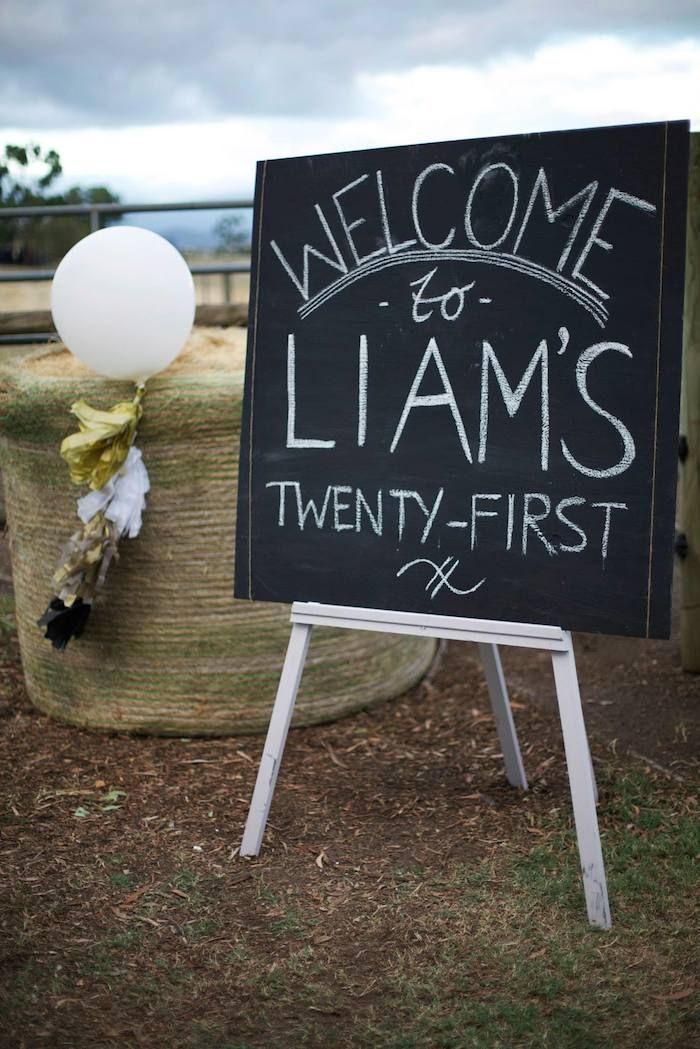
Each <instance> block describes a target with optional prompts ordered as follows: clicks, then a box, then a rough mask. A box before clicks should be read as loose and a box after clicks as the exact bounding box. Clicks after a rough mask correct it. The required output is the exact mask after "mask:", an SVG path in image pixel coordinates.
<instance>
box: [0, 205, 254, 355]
mask: <svg viewBox="0 0 700 1049" xmlns="http://www.w3.org/2000/svg"><path fill="white" fill-rule="evenodd" d="M252 207H253V202H252V200H186V201H175V202H173V203H167V204H154V203H145V204H119V203H109V204H106V203H105V204H44V205H36V206H35V205H32V206H31V207H29V206H28V207H9V208H3V207H0V221H2V220H3V219H5V220H10V219H21V218H45V217H49V218H62V217H75V216H76V215H77V216H81V215H82V216H85V217H87V218H89V220H90V230H91V232H93V233H95V232H96V231H97V230H98V229H101V228H102V221H103V218H104V217H106V216H109V215H119V216H121V215H130V214H137V213H139V212H141V213H143V212H161V211H247V210H251V209H252ZM55 272H56V271H55V269H32V270H29V269H19V270H0V285H2V284H15V283H22V282H25V281H32V282H34V281H50V280H53V277H54V273H55ZM190 272H191V273H192V275H193V276H206V275H211V274H221V275H222V276H223V277H224V281H225V282H228V280H229V278H230V276H231V274H236V273H250V265H249V264H247V263H244V262H214V263H194V264H192V265H190ZM225 286H227V285H225ZM42 337H44V338H48V337H49V333H41V334H36V333H30V332H26V333H19V334H15V335H12V336H3V335H0V343H3V342H4V343H7V342H27V341H32V342H38V341H41V339H42Z"/></svg>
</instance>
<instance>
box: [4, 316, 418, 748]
mask: <svg viewBox="0 0 700 1049" xmlns="http://www.w3.org/2000/svg"><path fill="white" fill-rule="evenodd" d="M244 340H245V332H244V331H242V330H241V329H230V330H229V331H226V332H222V331H221V330H218V331H217V330H212V331H206V330H196V331H195V333H194V334H193V336H192V337H191V339H190V341H189V342H188V345H187V347H186V348H185V350H184V351H183V353H182V354H181V356H180V357H179V358H178V359H177V360H176V361H175V363H174V364H173V365H172V366H171V367H170V368H169V369H168V370H167V371H166V372H163V373H162V374H161V375H159V376H157V377H155V378H154V379H152V380H151V381H150V382H149V384H148V390H147V393H146V398H145V401H144V416H143V420H142V422H141V424H140V427H139V436H138V444H139V447H140V448H141V449H142V451H143V456H144V461H145V462H146V464H147V467H148V470H149V474H150V478H151V492H150V495H149V498H148V507H147V511H146V514H145V516H144V524H143V530H142V532H141V534H140V535H139V537H138V538H137V539H135V540H129V539H123V540H122V541H121V543H120V558H119V561H118V562H117V563H114V564H113V565H112V566H111V568H110V571H109V574H108V577H107V583H106V586H105V589H104V591H102V593H101V595H100V596H99V597H98V600H97V601H96V602H95V605H94V607H93V610H92V613H91V615H90V620H89V622H88V626H87V629H86V632H85V634H84V635H83V637H81V638H80V639H79V640H73V641H71V643H70V644H69V645H68V648H67V649H66V651H65V652H63V653H60V652H56V651H55V650H54V649H53V648H52V647H51V644H50V643H49V641H47V640H45V639H44V637H43V636H42V631H41V629H40V628H39V627H38V626H37V622H36V621H37V618H38V617H39V616H40V615H41V613H42V612H43V611H44V608H45V607H46V604H47V602H48V600H49V598H50V597H51V577H52V574H53V571H54V568H55V565H56V561H57V559H58V557H59V554H60V552H61V549H62V546H63V544H64V543H65V541H66V540H67V538H68V536H69V535H70V533H71V532H72V531H74V529H75V527H76V526H77V522H78V519H77V516H76V495H78V494H82V493H81V492H80V491H79V490H78V489H76V488H75V487H74V486H73V485H72V484H71V483H70V481H69V478H68V471H67V468H66V465H65V463H64V462H63V460H62V459H61V457H60V455H59V451H58V449H59V445H60V442H61V440H62V439H63V438H64V437H65V436H66V435H67V434H68V433H70V432H73V431H74V429H75V425H74V421H73V420H72V418H71V416H70V415H69V414H68V409H69V407H70V405H71V404H72V403H73V401H74V400H76V399H78V398H84V399H85V400H87V401H88V402H89V403H90V404H93V405H94V406H95V407H99V408H107V407H110V406H111V405H112V404H113V403H115V402H116V401H118V400H121V399H123V398H124V395H125V384H124V383H115V382H110V381H107V380H104V379H101V378H99V377H97V376H95V375H94V373H92V372H90V371H88V369H86V368H84V367H83V366H82V365H81V364H80V363H79V362H78V361H77V360H75V358H74V357H73V356H72V355H71V354H70V353H68V351H67V350H65V348H64V347H62V346H60V345H59V346H53V347H41V348H39V349H37V348H36V347H33V348H29V349H26V348H25V349H23V350H18V351H16V352H15V353H13V354H12V355H11V356H10V357H9V358H6V359H5V361H4V362H3V364H2V365H0V465H1V466H2V469H3V476H4V483H5V493H6V508H7V519H8V526H9V533H10V540H11V548H12V564H13V573H14V583H15V593H16V605H17V625H18V633H19V642H20V649H21V654H22V662H23V666H24V673H25V678H26V684H27V690H28V692H29V695H30V697H31V700H32V702H33V703H34V704H35V705H36V706H37V707H38V708H39V709H40V710H43V711H45V712H46V713H47V714H51V715H53V716H55V717H57V718H60V719H62V720H64V721H68V722H71V723H72V724H77V725H82V726H85V727H89V728H94V729H119V730H126V731H130V732H140V733H153V734H162V735H178V736H192V735H225V734H238V733H251V732H260V731H263V730H265V728H266V727H267V723H268V719H269V716H270V711H271V708H272V703H273V701H274V696H275V692H276V688H277V682H278V678H279V674H280V670H281V666H282V661H283V659H284V653H285V650H286V645H287V640H288V637H289V630H290V627H289V609H288V607H287V606H284V605H273V604H262V603H251V602H247V601H235V600H234V599H233V597H232V593H233V589H232V588H233V550H234V529H235V510H236V482H237V472H238V446H239V436H240V423H241V401H242V389H243V368H244V357H245V346H244ZM434 652H435V643H434V642H433V641H431V640H429V639H425V638H410V637H401V636H397V635H387V634H381V633H376V634H374V633H368V632H360V631H357V632H355V631H353V632H351V631H347V630H337V631H336V630H316V631H314V635H313V637H312V642H311V647H310V650H309V656H308V660H307V663H306V669H305V673H304V677H303V679H302V687H301V689H300V692H299V696H298V699H297V705H296V711H295V719H294V724H296V725H304V724H312V723H316V722H321V721H328V720H332V719H335V718H338V717H341V716H343V715H345V714H350V713H351V712H353V711H356V710H359V709H361V708H364V707H368V706H370V705H372V704H373V703H377V702H379V701H381V700H385V699H388V698H390V697H392V696H395V695H398V694H399V693H401V692H402V691H404V690H405V689H407V688H409V687H410V686H411V685H413V684H415V682H417V681H418V680H419V679H420V677H421V676H422V675H423V674H424V672H425V671H426V669H427V668H428V666H429V664H430V662H431V660H432V658H433V655H434Z"/></svg>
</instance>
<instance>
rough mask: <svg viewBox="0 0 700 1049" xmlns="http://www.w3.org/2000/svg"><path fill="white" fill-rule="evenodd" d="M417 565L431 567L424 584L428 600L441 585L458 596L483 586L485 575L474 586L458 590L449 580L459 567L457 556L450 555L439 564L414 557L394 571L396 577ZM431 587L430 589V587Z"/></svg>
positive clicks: (473, 591) (425, 558)
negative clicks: (428, 594) (429, 575)
mask: <svg viewBox="0 0 700 1049" xmlns="http://www.w3.org/2000/svg"><path fill="white" fill-rule="evenodd" d="M417 565H427V566H428V567H429V568H432V569H433V574H432V575H431V577H430V578H429V579H428V582H427V583H426V584H425V591H426V593H428V591H430V600H431V601H432V600H433V598H434V597H435V595H436V594H438V593H439V592H440V591H441V590H442V588H443V587H447V589H448V590H450V591H451V592H452V593H453V594H457V595H458V596H459V597H464V596H465V595H466V594H473V593H475V592H476V591H477V590H478V589H479V587H481V586H483V584H484V583H485V582H486V576H484V578H483V579H480V580H479V582H478V583H475V584H474V586H471V587H469V588H468V589H466V590H460V589H459V588H458V587H456V586H453V585H452V583H451V582H450V577H451V576H452V573H453V572H454V571H455V569H456V568H459V558H457V557H453V556H452V555H450V556H449V557H446V558H445V560H444V561H443V562H442V564H441V565H437V564H435V562H434V561H431V560H430V559H429V558H427V557H416V558H415V559H414V560H413V561H408V562H407V563H406V564H405V565H403V566H402V567H401V568H399V570H398V572H397V573H396V578H397V579H398V577H399V576H402V575H403V574H404V572H407V571H408V569H409V568H415V567H416V566H417ZM431 587H432V589H431Z"/></svg>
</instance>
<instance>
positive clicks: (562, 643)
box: [291, 601, 567, 652]
mask: <svg viewBox="0 0 700 1049" xmlns="http://www.w3.org/2000/svg"><path fill="white" fill-rule="evenodd" d="M291 621H292V623H303V624H306V625H308V626H328V627H336V628H338V627H341V628H347V629H351V630H373V631H381V632H384V633H389V634H412V635H414V636H418V637H435V638H446V639H447V640H449V641H476V642H477V643H484V642H486V643H488V644H491V645H515V646H520V647H523V648H539V649H545V650H547V651H550V652H565V651H566V650H567V640H566V635H565V633H564V631H563V630H562V629H561V627H553V626H542V625H540V624H536V623H509V622H507V621H501V620H497V619H462V618H461V617H460V618H458V617H456V616H438V615H430V614H428V613H416V612H395V611H388V610H385V609H376V608H355V607H352V606H346V605H323V604H315V603H314V602H307V601H295V602H294V604H293V605H292V614H291Z"/></svg>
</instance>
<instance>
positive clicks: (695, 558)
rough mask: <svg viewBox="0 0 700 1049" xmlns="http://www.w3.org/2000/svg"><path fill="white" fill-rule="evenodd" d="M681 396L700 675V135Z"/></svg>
mask: <svg viewBox="0 0 700 1049" xmlns="http://www.w3.org/2000/svg"><path fill="white" fill-rule="evenodd" d="M689 176H690V177H689V182H688V239H687V247H686V263H685V265H686V271H685V307H684V314H683V385H682V396H681V437H685V439H686V442H687V443H686V442H683V444H682V448H683V454H682V455H681V459H682V465H681V531H682V532H683V534H684V535H685V538H686V541H687V553H686V555H685V557H684V558H683V559H682V560H681V586H682V598H681V663H682V666H683V669H684V670H690V671H693V672H695V673H699V672H700V133H696V134H693V135H691V136H690V170H689Z"/></svg>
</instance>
